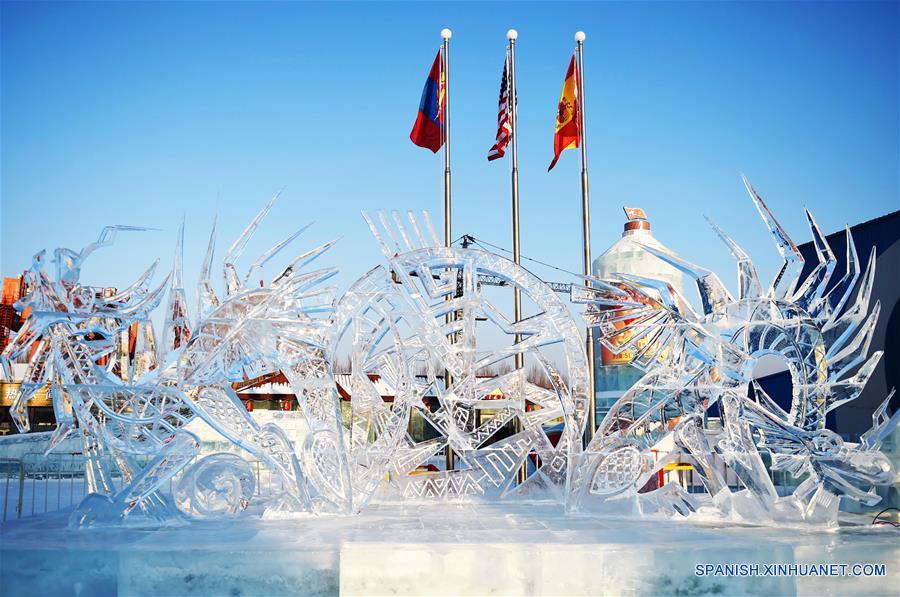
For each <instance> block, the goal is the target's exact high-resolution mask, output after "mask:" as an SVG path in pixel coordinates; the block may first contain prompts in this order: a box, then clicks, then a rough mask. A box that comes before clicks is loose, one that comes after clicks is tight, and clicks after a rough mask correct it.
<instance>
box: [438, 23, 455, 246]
mask: <svg viewBox="0 0 900 597" xmlns="http://www.w3.org/2000/svg"><path fill="white" fill-rule="evenodd" d="M452 35H453V34H452V32H451V31H450V30H449V29H443V30H441V38H442V39H443V40H444V43H443V46H442V51H443V52H444V60H443V63H444V69H443V73H442V75H443V79H444V113H443V120H444V245H445V246H447V247H449V246H450V243H451V242H453V238H452V236H451V233H452V230H451V219H450V37H451V36H452Z"/></svg>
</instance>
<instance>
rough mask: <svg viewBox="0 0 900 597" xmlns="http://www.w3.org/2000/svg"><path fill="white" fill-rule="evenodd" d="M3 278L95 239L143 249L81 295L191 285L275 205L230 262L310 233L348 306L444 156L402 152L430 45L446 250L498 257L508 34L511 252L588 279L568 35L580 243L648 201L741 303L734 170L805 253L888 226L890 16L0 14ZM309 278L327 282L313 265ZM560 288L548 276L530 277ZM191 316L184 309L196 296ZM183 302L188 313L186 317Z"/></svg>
mask: <svg viewBox="0 0 900 597" xmlns="http://www.w3.org/2000/svg"><path fill="white" fill-rule="evenodd" d="M0 11H2V32H0V38H2V42H0V44H2V45H0V49H2V65H0V66H2V78H0V83H2V96H0V98H2V106H0V107H2V121H0V125H2V148H0V149H2V188H0V190H2V224H0V231H2V242H0V249H2V272H3V274H4V275H13V274H16V273H18V272H19V271H21V270H22V269H23V268H25V267H26V266H27V265H28V263H29V260H30V257H31V255H32V254H33V253H35V252H36V251H37V250H39V249H40V248H44V247H48V248H53V247H56V246H69V247H73V248H79V247H81V246H83V245H85V244H87V243H88V242H90V241H92V240H94V239H95V238H96V237H97V234H98V232H99V230H100V228H101V227H102V226H103V225H105V224H132V225H145V226H150V227H156V228H159V229H160V231H157V232H145V233H141V234H131V235H128V236H123V237H121V238H120V240H119V241H118V243H117V244H116V246H115V248H114V249H107V250H105V251H103V252H101V253H97V254H96V256H95V257H94V258H93V259H92V261H91V263H90V265H89V267H87V268H86V270H85V278H86V280H85V281H86V282H87V283H93V284H105V285H106V284H108V285H118V286H121V285H123V284H125V283H126V282H129V281H130V280H131V279H133V278H134V277H136V276H137V274H138V273H140V271H142V270H143V268H144V267H145V266H146V265H147V264H148V263H149V262H151V261H152V260H153V259H154V258H155V257H157V256H160V257H162V258H163V263H164V264H168V263H170V259H171V251H172V248H173V246H174V237H175V232H176V230H177V227H178V222H179V220H180V219H181V216H182V214H184V215H185V217H186V221H187V230H186V250H185V258H186V263H185V279H186V281H187V282H188V285H189V286H190V281H191V280H194V279H196V275H197V271H198V270H199V266H200V262H201V260H202V257H203V249H204V247H205V243H206V239H207V235H208V232H209V227H210V224H211V221H212V219H213V216H214V215H215V214H218V216H219V224H220V226H219V229H220V236H219V239H220V242H219V256H221V255H222V252H223V251H224V249H225V248H227V246H228V244H230V242H231V240H233V239H234V238H235V237H236V236H237V234H238V233H239V232H240V230H241V229H242V228H243V226H244V225H245V224H246V223H247V222H248V221H249V220H250V218H251V217H252V216H253V214H254V213H255V212H256V211H257V210H258V209H259V208H260V207H261V206H262V205H263V204H264V202H265V201H266V200H267V199H268V198H269V197H270V196H271V195H272V194H273V193H274V192H276V191H277V190H279V189H282V188H283V189H284V193H283V196H282V198H281V200H280V202H279V203H278V204H276V206H275V208H274V210H273V212H272V214H271V217H270V220H269V221H267V222H266V223H265V224H264V225H263V227H262V228H261V229H260V234H259V237H258V238H257V239H256V240H255V241H254V243H253V244H252V245H251V246H250V247H249V249H248V252H247V254H246V256H245V259H244V261H245V264H244V265H249V263H250V262H251V261H252V260H253V259H254V258H255V256H256V255H257V254H259V253H261V252H262V251H263V250H264V249H265V248H267V247H268V246H269V245H271V244H274V243H275V242H276V241H278V240H281V238H283V237H285V236H287V235H288V234H289V233H290V232H291V231H293V230H295V229H297V228H299V227H300V226H302V225H304V224H306V223H308V222H310V221H313V220H315V221H316V225H315V226H314V227H313V228H311V229H310V231H308V232H307V233H306V234H305V235H304V237H302V239H303V240H302V241H301V242H300V244H299V245H297V249H298V250H299V249H300V248H302V247H308V246H311V245H312V244H313V243H319V242H324V241H325V240H329V239H331V238H333V237H335V236H343V240H342V241H341V242H340V243H339V245H338V246H337V247H336V248H335V249H334V251H333V252H332V254H331V256H330V257H329V258H328V259H327V260H325V261H327V262H329V263H332V264H336V265H338V266H340V268H341V270H342V272H341V275H340V277H339V278H338V284H339V285H340V286H341V287H343V288H345V287H346V286H347V285H349V284H350V283H351V282H352V281H353V280H354V279H356V278H357V277H358V276H359V275H361V274H362V273H364V272H365V271H367V270H368V269H370V268H371V267H373V266H374V265H376V264H377V263H379V262H380V259H379V257H378V255H377V254H376V246H375V243H374V241H373V240H372V239H371V237H370V235H369V234H368V231H367V230H366V228H365V226H364V223H363V220H362V219H361V217H360V215H359V212H360V210H361V209H376V208H401V209H407V208H413V209H429V210H431V211H432V213H433V214H434V215H435V218H436V219H437V221H438V222H439V218H440V212H441V200H442V194H441V158H440V156H434V155H432V154H431V153H430V152H429V151H427V150H424V149H420V148H418V147H415V146H413V145H412V143H410V141H409V139H408V135H409V131H410V128H411V126H412V124H413V121H414V120H415V116H416V109H417V106H418V103H419V96H420V93H421V90H422V86H423V84H424V81H425V78H426V75H427V73H428V69H429V67H430V65H431V63H432V60H433V59H434V54H435V52H436V51H437V48H438V44H439V41H440V40H439V31H440V30H441V28H442V27H450V28H452V29H453V46H452V61H453V62H452V77H453V78H452V81H451V84H452V100H453V113H452V121H453V127H454V128H453V143H454V146H453V157H454V162H453V176H454V178H453V180H454V222H453V226H454V236H458V235H460V234H462V233H464V232H465V233H470V234H473V235H475V236H476V237H481V238H484V239H486V240H488V241H490V242H493V243H495V244H497V245H501V246H504V247H509V246H510V245H511V241H510V236H511V232H510V224H509V219H510V218H509V214H510V198H509V183H508V177H509V170H508V162H507V161H505V160H504V161H501V162H491V163H488V161H487V160H486V155H487V151H488V149H489V148H490V147H491V145H492V143H493V141H494V134H495V130H496V118H497V95H498V87H499V78H500V73H501V70H502V63H503V52H504V45H505V42H506V39H505V32H506V30H507V29H508V28H510V27H515V28H517V29H518V30H519V42H518V73H517V76H518V82H519V87H518V91H519V112H520V115H519V117H520V120H519V153H520V180H521V206H522V207H521V209H522V221H521V230H522V252H523V254H525V255H527V256H534V257H538V258H540V259H542V260H543V261H547V262H550V263H554V264H558V265H559V266H560V267H563V268H566V269H569V270H576V271H577V270H579V269H580V259H581V257H580V255H581V252H580V251H581V238H580V191H579V177H578V156H577V154H576V152H574V151H570V152H567V154H565V155H564V156H563V158H562V159H561V161H560V164H559V165H558V166H557V167H556V168H555V169H554V171H553V172H552V173H550V174H548V173H547V165H548V164H549V162H550V159H551V157H552V132H553V122H554V116H555V111H556V104H557V100H558V98H559V92H560V88H561V85H562V82H563V76H564V74H565V69H566V66H567V64H568V61H569V57H570V54H571V52H572V49H573V45H574V42H573V40H572V36H573V34H574V32H575V31H576V30H578V29H583V30H584V31H585V32H586V33H587V42H586V46H585V48H586V49H585V52H586V56H585V61H586V66H585V69H586V72H585V81H586V83H585V84H586V97H587V110H586V113H587V118H588V124H587V126H588V148H589V164H590V174H591V191H592V194H591V202H592V205H591V209H592V216H593V239H592V242H593V246H594V248H595V253H599V252H600V251H602V250H603V249H604V248H605V247H607V246H609V245H610V244H611V243H612V242H613V241H614V240H615V238H617V237H618V235H619V234H620V232H621V229H622V222H623V214H622V211H621V206H622V205H631V206H641V207H644V208H645V209H646V211H647V212H648V214H649V216H650V218H651V220H652V221H653V224H654V230H655V232H656V234H657V236H658V237H659V238H660V239H661V240H662V241H663V242H664V243H666V244H667V245H668V246H670V247H671V248H673V249H674V250H676V251H678V252H680V253H682V254H683V255H684V256H685V257H686V258H688V259H691V260H693V261H696V262H698V263H701V264H704V265H706V266H708V267H711V268H713V269H715V270H717V271H719V272H720V275H721V276H722V278H723V280H724V281H725V282H726V283H727V284H729V285H730V286H732V287H733V286H734V269H733V265H732V263H731V262H730V259H729V258H728V256H727V255H726V253H725V250H724V246H722V245H721V244H720V243H719V241H718V240H717V239H716V238H715V236H714V234H713V233H712V232H711V231H710V230H709V229H708V228H707V226H706V224H705V222H704V221H703V218H702V215H703V214H706V215H708V216H710V217H711V218H713V219H714V220H716V221H717V222H718V223H719V224H720V225H721V226H722V227H723V228H724V229H725V230H727V231H729V232H731V233H732V235H733V236H734V237H735V239H736V240H737V241H738V242H739V243H740V244H742V245H743V246H744V248H745V249H746V250H747V251H748V252H750V253H751V255H753V256H754V257H755V258H756V260H757V261H758V262H759V264H760V266H761V269H762V271H763V274H764V275H765V276H766V277H767V278H769V276H770V275H772V274H773V273H774V271H775V267H776V261H777V260H776V254H775V251H774V248H773V247H772V246H771V244H769V241H768V238H767V236H766V233H765V231H764V228H763V226H762V223H761V222H760V221H759V219H758V217H757V216H756V213H755V210H754V209H753V207H752V205H751V203H750V201H749V199H747V196H746V193H745V192H744V190H743V188H742V186H741V182H740V173H742V172H743V173H746V174H747V176H749V177H750V179H751V180H752V181H753V183H754V184H755V185H756V187H757V188H758V189H759V190H760V191H761V193H762V194H763V196H764V197H766V198H767V200H768V202H769V205H770V207H771V208H772V209H773V211H775V212H776V214H777V215H778V216H779V217H780V219H781V220H782V223H783V224H784V225H785V227H786V228H787V229H788V230H789V232H790V233H791V234H793V236H794V238H795V240H796V241H797V242H798V243H799V242H803V241H806V240H808V239H809V233H808V230H807V229H806V226H805V220H804V216H803V210H802V208H803V206H808V207H809V208H810V209H811V210H812V211H813V213H814V214H815V215H816V216H817V218H818V220H819V223H820V224H821V225H822V227H823V228H824V229H826V232H829V231H833V230H836V229H838V228H840V227H841V226H843V225H844V224H845V223H851V224H853V223H856V222H860V221H864V220H867V219H871V218H873V217H876V216H879V215H881V214H884V213H887V212H890V211H894V210H896V209H898V208H900V189H898V185H900V182H898V171H900V149H898V134H900V116H898V107H900V92H898V74H900V66H898V60H900V58H898V55H900V51H898V37H900V35H898V4H897V3H896V2H882V3H866V2H846V3H844V2H828V3H817V2H785V3H778V2H761V3H737V2H708V3H653V2H648V3H634V4H631V3H586V2H585V3H574V4H565V3H559V2H555V3H518V4H513V3H508V4H489V3H474V2H472V3H460V4H454V3H447V2H444V3H431V4H412V3H404V4H389V3H377V2H370V3H365V4H353V3H333V4H312V3H214V2H197V3H132V2H122V3H111V2H102V3H48V2H36V3H15V2H3V3H2V8H0ZM325 261H323V263H324V262H325ZM534 269H535V272H536V273H538V275H541V276H544V277H545V278H547V279H551V280H559V279H561V278H562V277H563V276H562V275H561V274H559V273H558V272H553V271H547V270H544V269H542V268H534ZM188 292H189V295H192V294H193V292H192V289H191V288H189V290H188ZM192 303H193V300H192Z"/></svg>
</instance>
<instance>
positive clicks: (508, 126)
mask: <svg viewBox="0 0 900 597" xmlns="http://www.w3.org/2000/svg"><path fill="white" fill-rule="evenodd" d="M511 136H512V114H510V106H509V53H507V55H506V61H505V62H504V63H503V76H502V77H501V78H500V105H499V107H498V109H497V142H496V143H494V146H493V147H491V149H490V151H488V161H490V160H496V159H497V158H502V157H503V154H504V151H503V150H504V149H506V146H507V145H509V139H510V137H511Z"/></svg>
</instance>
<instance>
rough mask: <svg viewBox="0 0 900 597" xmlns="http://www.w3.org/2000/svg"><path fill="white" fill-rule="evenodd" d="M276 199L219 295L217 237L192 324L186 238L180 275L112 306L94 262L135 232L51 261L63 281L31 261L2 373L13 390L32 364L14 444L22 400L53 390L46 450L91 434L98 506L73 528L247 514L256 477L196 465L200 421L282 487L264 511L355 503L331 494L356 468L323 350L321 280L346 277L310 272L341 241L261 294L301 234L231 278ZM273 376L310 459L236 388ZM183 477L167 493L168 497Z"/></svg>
mask: <svg viewBox="0 0 900 597" xmlns="http://www.w3.org/2000/svg"><path fill="white" fill-rule="evenodd" d="M273 202H274V198H273V200H272V201H271V202H269V204H268V205H266V206H265V207H264V208H263V209H262V210H261V211H260V212H259V214H257V216H256V217H255V218H254V219H253V221H252V222H251V223H250V225H249V226H247V228H246V229H245V230H244V231H243V233H242V234H241V236H240V237H239V238H238V239H237V240H236V241H235V242H234V244H233V245H232V246H231V248H230V250H229V251H228V254H227V255H226V257H225V260H224V264H223V273H224V278H225V284H224V286H225V293H224V296H222V297H219V296H218V295H217V294H216V292H215V291H214V290H213V286H212V283H211V282H210V266H211V263H212V258H213V251H214V244H215V225H214V226H213V232H212V234H211V236H210V241H209V248H208V250H207V253H206V257H205V260H204V262H203V267H202V270H201V276H200V281H199V284H198V289H197V290H198V303H199V304H198V322H197V323H196V325H194V326H191V324H190V322H189V316H188V309H187V304H186V299H185V292H184V288H183V286H182V282H181V267H182V266H181V262H182V242H183V233H184V228H183V225H182V228H181V231H180V232H179V239H178V245H177V248H176V257H175V264H174V267H173V269H172V272H171V273H170V274H169V276H167V278H166V280H164V281H163V282H162V284H160V285H159V286H158V287H156V288H154V289H152V290H151V289H150V285H151V278H152V277H153V273H154V271H155V269H156V267H157V265H158V261H157V262H156V263H154V264H153V265H152V266H151V267H150V268H149V269H148V270H147V271H146V272H144V274H142V275H141V277H140V278H139V279H138V280H137V281H136V282H135V283H134V284H133V285H131V286H129V287H128V288H126V289H125V290H123V291H121V292H117V293H115V294H112V295H111V296H110V295H107V294H105V293H102V292H99V291H98V289H96V288H92V287H89V286H84V285H82V284H81V283H80V281H79V279H80V273H81V268H82V266H83V264H84V262H85V260H86V259H87V258H88V257H89V256H90V255H91V254H92V253H93V252H94V251H95V250H97V249H98V248H101V247H105V246H108V245H110V244H112V242H113V241H114V240H115V237H116V234H117V233H118V232H120V231H130V230H143V229H141V228H135V227H127V226H113V227H107V228H105V229H104V230H103V233H102V234H101V235H100V238H99V240H98V241H97V242H95V243H92V244H90V245H88V246H87V247H85V248H84V249H82V250H81V251H73V250H70V249H57V250H56V251H55V253H54V259H53V264H54V265H55V275H53V274H52V273H51V272H50V271H48V269H49V268H48V267H47V265H48V264H47V259H46V252H41V253H38V254H37V255H35V257H34V260H33V263H32V266H31V268H30V269H29V270H28V271H27V272H26V278H27V280H26V284H27V287H28V288H29V289H30V292H29V293H28V294H27V295H26V296H25V297H23V298H22V299H21V300H20V301H19V302H18V303H17V304H16V309H18V310H19V311H21V312H23V315H24V316H25V321H24V324H23V326H22V328H21V330H20V331H19V332H18V333H17V334H16V336H15V338H14V339H13V340H12V342H11V343H10V345H9V346H8V347H7V348H6V350H5V351H4V352H3V354H2V357H0V360H2V365H3V367H4V369H5V373H6V376H7V379H11V371H10V369H11V367H10V363H11V362H12V361H15V360H17V359H20V358H27V359H28V365H27V369H26V372H25V375H24V378H23V381H22V384H21V387H20V390H19V392H18V394H17V396H16V397H15V399H14V403H13V406H12V409H11V411H12V413H13V417H14V420H15V422H16V425H17V426H18V427H19V429H20V431H23V432H24V431H27V430H28V429H29V420H28V411H27V408H26V407H27V404H28V401H29V400H30V399H31V398H32V397H33V396H34V395H35V394H36V392H37V391H38V390H39V389H40V388H41V387H43V386H44V385H47V384H49V388H50V390H49V391H50V394H51V397H52V404H53V409H54V414H55V416H56V421H57V423H58V426H57V428H56V431H55V432H54V434H53V436H52V438H51V441H50V444H49V448H48V450H47V451H48V452H49V451H50V450H52V449H53V448H54V447H56V446H57V445H59V443H60V442H61V441H62V440H63V439H65V438H66V437H68V436H70V435H72V434H74V433H76V432H77V433H80V434H81V436H82V440H83V454H84V457H85V469H86V473H85V474H86V478H87V482H88V488H89V492H90V493H89V495H88V496H87V497H86V498H85V499H84V501H83V502H82V503H81V504H80V505H79V506H78V507H77V508H76V509H75V512H74V513H73V515H72V518H71V523H72V524H73V525H74V526H90V525H93V524H95V523H110V522H121V521H123V520H124V519H125V518H126V517H128V516H130V515H132V512H133V511H136V512H140V513H141V515H142V516H139V517H138V519H143V520H147V519H149V520H155V521H165V520H170V519H173V518H177V517H178V516H179V511H181V512H185V513H189V514H191V515H194V516H201V517H202V516H219V515H230V514H234V513H236V512H239V511H241V510H243V509H244V508H245V507H246V506H247V505H248V502H249V501H250V499H251V497H252V496H253V495H254V488H255V481H256V478H255V475H254V474H253V470H252V469H251V467H250V464H249V463H248V462H247V461H246V460H245V459H244V458H242V457H241V456H239V455H237V454H235V453H222V454H212V455H209V456H206V457H204V458H201V459H199V460H197V458H198V455H199V442H198V439H197V437H196V436H195V435H194V434H193V433H191V432H190V431H188V430H186V426H187V425H188V423H190V422H191V421H192V420H193V419H194V418H196V417H199V418H200V419H202V420H203V421H205V422H206V423H207V424H208V425H210V426H211V427H212V428H213V429H214V430H216V431H217V432H218V433H220V434H221V435H222V436H223V437H224V438H226V439H227V440H228V441H229V442H231V443H232V444H233V445H234V446H236V447H238V448H240V449H241V450H243V451H245V452H246V453H249V454H250V455H251V456H253V457H254V458H256V459H258V460H259V461H260V462H261V463H262V464H263V465H264V466H266V467H267V468H268V469H269V470H270V471H271V473H272V474H273V475H274V476H275V477H276V479H277V480H278V481H280V486H281V487H282V488H283V493H282V494H281V495H279V496H276V497H275V498H273V499H271V500H270V501H269V504H268V507H269V508H275V509H287V510H294V511H296V510H307V511H309V510H314V511H318V510H335V511H343V510H344V509H345V508H346V507H347V506H348V504H349V498H348V497H347V496H346V495H343V494H341V493H340V491H336V490H335V487H338V488H339V487H340V483H337V484H336V483H335V482H334V479H340V478H341V476H342V471H343V474H344V475H345V473H346V462H345V460H344V451H343V450H342V449H341V446H342V439H341V430H342V427H341V425H340V417H339V413H338V407H337V397H336V392H335V389H334V383H333V378H332V376H331V364H330V361H329V360H328V359H327V355H326V351H325V347H326V343H327V336H328V328H329V327H330V325H331V323H332V320H331V315H332V311H333V308H334V289H333V288H331V287H327V286H323V285H322V282H324V281H325V280H327V279H328V278H329V277H331V276H332V275H333V274H334V273H336V270H334V269H330V268H328V269H320V270H313V271H305V270H304V267H305V266H306V265H308V264H309V263H310V262H311V261H312V260H313V259H315V258H316V257H318V256H319V255H321V254H322V253H323V252H324V251H326V250H327V249H328V248H329V247H330V246H331V244H332V243H326V244H324V245H322V246H320V247H317V248H315V249H313V250H310V251H306V252H303V253H301V254H300V255H298V256H297V257H296V258H294V259H293V260H291V262H290V264H289V265H288V266H287V267H286V268H285V269H284V270H283V271H282V273H281V274H280V275H278V276H277V277H276V278H275V279H274V280H273V281H272V282H270V283H269V284H263V283H262V282H260V284H259V286H257V285H255V284H252V283H251V275H252V274H253V273H254V271H255V270H257V269H258V268H260V267H262V266H263V265H264V264H265V263H266V262H267V261H269V260H270V259H272V258H273V257H274V256H275V255H276V254H278V253H279V252H280V251H281V250H282V249H284V248H285V247H286V246H287V245H288V244H289V243H290V242H291V241H293V240H294V239H295V238H296V237H297V236H299V234H300V233H301V232H302V231H303V230H304V229H305V228H304V229H301V230H300V231H298V232H297V233H295V234H293V235H291V236H290V237H289V238H288V239H286V240H285V241H283V242H281V243H279V244H277V245H275V246H274V247H272V248H271V249H270V250H269V251H267V252H266V253H264V254H263V255H262V256H261V257H260V258H259V259H257V260H256V262H254V264H253V265H252V266H251V267H250V269H249V271H248V272H247V273H246V275H245V276H244V277H243V278H241V277H240V276H239V275H238V272H237V269H236V267H235V265H234V263H235V261H236V260H237V259H238V257H239V256H240V255H241V253H242V251H243V250H244V248H245V246H246V244H247V242H248V240H249V239H250V237H251V236H252V234H253V232H254V231H255V230H256V228H257V227H258V226H259V224H260V222H261V221H262V219H263V217H264V216H265V215H266V214H267V213H268V211H269V209H270V208H271V206H272V203H273ZM167 286H168V287H169V297H168V305H167V308H166V315H165V327H164V332H163V342H162V345H161V346H159V347H157V345H156V341H155V337H156V335H155V333H154V327H153V323H152V322H151V320H150V315H151V313H152V312H153V310H154V309H155V308H156V307H157V306H158V305H159V304H160V303H161V301H162V298H163V296H164V293H165V290H166V287H167ZM273 372H281V373H282V374H284V375H285V377H286V378H287V379H288V382H289V384H290V386H291V388H292V389H293V391H294V392H295V395H296V396H297V399H298V402H299V403H300V407H301V410H302V411H303V414H304V415H305V420H306V423H307V425H308V427H309V434H308V435H307V439H306V443H305V445H304V446H303V447H302V448H301V449H300V450H296V451H295V449H294V448H293V447H292V445H291V443H290V442H289V441H288V439H287V437H286V436H285V434H284V432H283V431H282V430H281V428H280V427H278V426H277V425H274V424H268V425H264V426H260V425H258V424H257V423H256V422H255V421H254V419H253V418H252V417H251V416H250V415H249V413H248V412H247V410H246V408H245V407H244V406H243V404H242V403H241V401H240V399H239V398H238V397H237V395H236V394H235V392H234V391H233V389H232V386H231V383H232V382H237V381H241V380H244V379H247V378H250V377H257V376H260V375H263V374H266V373H273ZM298 452H299V454H300V458H299V459H298V456H297V453H298ZM323 468H327V470H324V471H323V470H321V469H323ZM176 476H178V477H177V485H176V486H175V487H174V489H173V491H172V492H171V493H172V496H169V495H167V494H166V492H164V491H163V489H164V487H165V486H166V483H167V482H168V481H170V480H173V478H175V477H176ZM323 479H326V480H328V482H323V481H322V480H323ZM173 497H174V499H173ZM131 519H132V520H133V519H134V516H133V515H132V516H131Z"/></svg>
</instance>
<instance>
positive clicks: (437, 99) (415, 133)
mask: <svg viewBox="0 0 900 597" xmlns="http://www.w3.org/2000/svg"><path fill="white" fill-rule="evenodd" d="M444 85H445V79H444V63H443V60H442V56H441V51H440V50H438V53H437V56H435V57H434V64H432V65H431V72H430V73H428V79H427V80H426V81H425V89H423V90H422V99H421V101H419V114H418V115H417V116H416V123H415V124H414V125H413V129H412V132H411V133H410V134H409V138H410V139H412V142H413V143H415V144H416V145H418V146H419V147H425V148H428V149H430V150H431V151H433V152H434V153H437V152H438V150H439V149H440V148H441V146H442V145H443V144H444V89H445V87H444Z"/></svg>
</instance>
